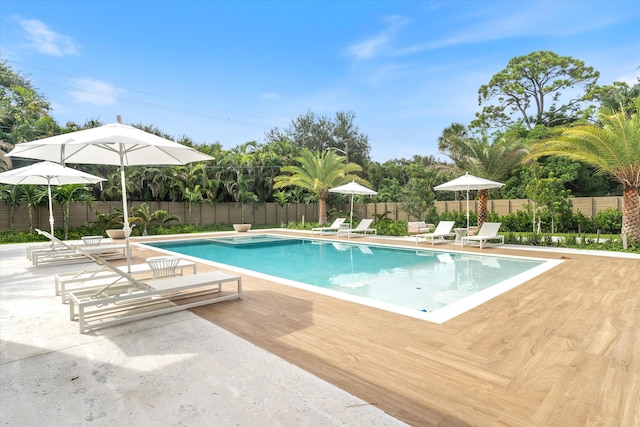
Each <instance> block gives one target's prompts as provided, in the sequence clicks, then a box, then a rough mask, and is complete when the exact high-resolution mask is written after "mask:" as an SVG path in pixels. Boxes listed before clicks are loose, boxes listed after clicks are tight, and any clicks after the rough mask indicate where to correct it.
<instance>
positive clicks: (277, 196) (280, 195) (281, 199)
mask: <svg viewBox="0 0 640 427" xmlns="http://www.w3.org/2000/svg"><path fill="white" fill-rule="evenodd" d="M273 201H274V202H275V203H276V204H277V205H278V206H280V222H281V223H283V224H284V223H285V221H284V207H285V206H286V205H287V203H289V196H288V195H287V193H285V192H284V191H276V192H275V193H273Z"/></svg>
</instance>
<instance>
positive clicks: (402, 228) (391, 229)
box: [371, 219, 407, 236]
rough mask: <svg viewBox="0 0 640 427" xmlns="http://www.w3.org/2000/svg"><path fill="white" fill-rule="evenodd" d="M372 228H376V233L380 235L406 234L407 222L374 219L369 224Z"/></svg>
mask: <svg viewBox="0 0 640 427" xmlns="http://www.w3.org/2000/svg"><path fill="white" fill-rule="evenodd" d="M371 227H372V228H375V229H377V230H378V235H381V236H406V235H407V222H406V221H392V220H390V219H383V220H381V221H376V222H374V223H373V224H372V225H371Z"/></svg>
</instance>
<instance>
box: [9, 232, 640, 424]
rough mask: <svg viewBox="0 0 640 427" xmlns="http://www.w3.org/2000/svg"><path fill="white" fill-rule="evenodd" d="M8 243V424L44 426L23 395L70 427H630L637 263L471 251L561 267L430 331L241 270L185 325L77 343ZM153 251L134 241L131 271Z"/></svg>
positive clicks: (639, 389) (156, 324) (169, 323)
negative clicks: (234, 297)
mask: <svg viewBox="0 0 640 427" xmlns="http://www.w3.org/2000/svg"><path fill="white" fill-rule="evenodd" d="M294 234H295V233H294ZM363 240H366V241H368V242H374V241H379V242H385V243H388V242H389V240H385V239H384V238H372V237H367V238H366V239H359V241H363ZM134 241H135V240H134ZM138 241H140V240H138ZM399 242H400V241H398V242H394V243H399ZM403 242H406V244H407V245H408V246H411V247H415V239H407V240H403ZM11 247H19V248H20V249H21V250H22V251H23V250H24V246H23V245H11ZM438 248H439V249H443V248H444V249H456V250H457V249H459V246H453V245H446V244H444V245H439V246H438ZM9 249H10V248H9V247H2V246H0V251H2V261H1V263H2V269H1V270H2V287H1V288H0V289H1V292H2V294H1V296H2V298H1V299H0V301H1V303H2V306H1V307H0V308H1V310H0V314H1V319H0V320H1V323H0V325H2V330H1V331H2V334H1V335H2V340H3V343H2V353H1V354H2V365H1V366H2V375H1V377H2V378H1V379H0V386H1V388H0V390H1V393H2V396H1V397H2V401H3V409H2V413H3V420H6V419H7V418H6V416H7V415H9V416H12V417H11V418H9V419H13V420H14V421H15V424H25V422H27V423H28V424H32V423H34V422H36V421H38V418H37V417H38V416H40V415H38V414H37V413H33V411H30V410H29V409H27V406H26V405H27V403H26V401H27V399H25V397H28V401H29V405H32V404H36V405H38V406H39V407H40V408H47V411H41V413H42V414H43V415H42V416H45V417H47V419H48V420H51V419H57V420H65V421H70V420H73V421H74V422H73V424H83V423H87V422H89V421H90V418H91V419H92V420H95V421H96V422H97V421H99V422H100V423H101V424H106V423H107V422H115V421H121V422H122V421H124V422H127V423H131V422H134V421H136V420H143V419H144V418H143V417H144V416H147V417H148V416H150V415H151V416H152V417H157V418H152V419H156V420H163V419H164V420H165V421H167V420H170V421H176V422H178V421H183V422H186V421H187V420H188V421H190V422H191V424H192V425H199V424H204V423H205V422H206V421H210V420H212V419H216V420H217V421H220V423H219V425H236V424H238V425H255V423H256V422H257V423H260V424H263V425H264V424H271V425H273V424H281V425H291V424H292V423H293V424H298V425H301V424H304V425H401V424H402V423H400V422H398V420H400V421H403V422H405V423H407V424H410V425H470V424H473V425H483V426H494V425H512V426H584V425H616V426H624V425H629V426H631V425H638V424H640V415H639V414H638V413H637V408H638V407H640V360H639V358H640V339H639V337H638V331H639V330H640V257H638V256H636V257H627V258H622V257H608V256H592V255H586V254H582V253H577V252H576V253H574V252H572V253H563V252H540V251H537V250H536V251H533V250H531V251H528V250H523V249H517V250H516V249H512V248H511V247H509V246H508V245H505V246H500V247H495V248H488V249H484V250H483V252H490V253H507V254H516V255H525V256H526V255H530V256H535V257H540V256H543V257H548V258H555V259H558V258H562V259H564V260H565V262H564V263H562V264H561V265H560V266H558V267H555V268H554V269H553V270H551V271H550V272H549V273H546V274H543V275H542V276H539V277H537V278H535V279H533V280H530V281H529V282H527V283H525V284H523V285H520V286H519V287H517V288H515V289H513V290H511V291H509V292H508V293H506V294H504V295H502V296H499V297H497V298H495V299H493V300H491V301H489V302H487V303H485V304H483V305H481V306H479V307H477V308H476V309H474V310H472V311H470V312H467V313H465V314H463V315H460V316H458V317H456V318H454V319H452V320H450V321H448V322H446V323H444V324H442V325H436V324H432V323H429V322H426V321H423V320H418V319H413V318H408V317H405V316H400V315H397V314H393V313H388V312H384V311H380V310H377V309H374V308H370V307H365V306H361V305H358V304H353V303H349V302H346V301H341V300H336V299H333V298H329V297H326V296H323V295H320V294H315V293H311V292H307V291H303V290H300V289H296V288H292V287H288V286H284V285H280V284H277V283H273V282H269V281H265V280H261V279H257V278H253V277H249V276H243V299H242V300H241V301H233V302H225V303H220V304H216V305H213V306H207V307H201V308H197V309H194V310H192V311H193V312H194V313H195V314H197V315H198V316H199V317H197V316H193V315H192V314H191V313H189V312H180V313H174V314H171V315H167V316H161V317H156V318H152V319H146V320H143V321H140V322H135V323H131V324H127V325H122V326H118V327H113V328H108V329H103V330H100V331H98V332H96V333H94V334H88V335H79V334H78V333H77V325H76V324H74V323H72V322H70V321H68V319H67V315H66V314H67V307H66V306H62V305H61V304H60V302H59V299H58V298H55V297H54V296H53V294H54V293H53V280H52V279H50V280H48V276H49V275H53V274H54V273H53V272H52V271H53V270H54V269H55V268H48V269H31V268H27V265H26V264H25V265H24V266H21V265H15V263H14V262H13V259H14V258H7V256H6V254H7V251H9ZM465 251H466V252H480V250H478V249H475V248H466V247H465ZM23 253H24V252H20V255H21V256H22V258H24V256H23V255H22V254H23ZM156 254H157V253H155V252H154V251H150V250H141V249H140V248H137V247H136V248H134V257H135V258H134V262H141V261H142V260H144V258H148V257H150V256H154V255H156ZM22 258H21V259H22ZM8 259H11V263H10V264H8V262H9V261H7V260H8ZM16 259H18V258H16ZM56 268H57V267H56ZM213 269H215V267H214V266H212V265H210V264H206V263H202V264H199V265H198V271H199V272H200V271H208V270H213ZM27 301H28V302H29V303H28V304H27V303H26V302H27ZM34 302H37V304H36V303H34ZM18 304H20V305H21V307H17V306H16V305H18ZM238 337H240V338H242V339H238ZM245 340H246V341H245ZM252 344H254V345H255V346H254V345H252ZM256 346H257V347H256ZM262 349H264V350H266V351H263V350H262ZM275 356H277V357H275ZM280 358H281V359H280ZM282 359H283V360H282ZM286 362H290V364H289V363H286ZM58 363H60V365H58ZM294 365H295V366H294ZM46 366H48V368H45V367H46ZM53 366H55V368H53ZM298 367H299V368H302V369H298ZM308 373H310V374H313V375H309V374H308ZM314 376H315V377H314ZM203 379H206V380H204V381H203ZM323 380H324V381H323ZM120 381H121V382H120ZM325 381H326V382H325ZM330 384H333V385H334V386H337V388H336V387H332V386H330ZM259 387H266V389H265V390H267V391H265V392H258V389H259ZM14 390H20V391H19V392H18V393H15V392H14ZM342 390H344V391H345V392H346V393H344V392H342ZM61 393H63V394H64V399H60V398H59V396H60V395H61ZM352 395H353V396H356V397H357V399H356V398H354V397H353V396H352ZM336 396H337V397H336ZM359 399H361V400H359ZM305 405H306V406H305ZM29 407H30V406H29ZM7 408H9V409H7ZM376 408H379V409H381V410H382V411H384V412H386V413H387V414H390V415H391V416H393V417H395V418H396V419H393V418H390V417H388V416H386V415H385V414H384V413H383V412H382V411H378V410H376ZM163 411H164V416H165V417H169V418H162V415H163V414H162V412H163ZM168 414H170V415H168ZM65 415H66V417H67V418H64V416H65ZM18 416H19V417H18ZM70 416H75V417H77V418H69V417H70ZM16 417H18V418H16ZM52 417H54V418H52ZM55 417H57V418H55ZM264 417H267V418H264ZM5 422H6V421H5Z"/></svg>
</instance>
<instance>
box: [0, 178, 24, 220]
mask: <svg viewBox="0 0 640 427" xmlns="http://www.w3.org/2000/svg"><path fill="white" fill-rule="evenodd" d="M0 200H4V202H5V203H6V204H8V205H9V229H11V230H14V229H15V221H14V220H15V208H17V207H19V206H20V203H21V202H22V186H20V185H0Z"/></svg>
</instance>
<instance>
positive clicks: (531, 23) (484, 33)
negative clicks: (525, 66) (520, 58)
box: [396, 3, 624, 55]
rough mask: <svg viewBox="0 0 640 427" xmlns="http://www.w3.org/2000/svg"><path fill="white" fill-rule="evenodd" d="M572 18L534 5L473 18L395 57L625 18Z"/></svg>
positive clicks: (567, 31)
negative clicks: (488, 17)
mask: <svg viewBox="0 0 640 427" xmlns="http://www.w3.org/2000/svg"><path fill="white" fill-rule="evenodd" d="M573 13H574V14H578V15H579V16H576V15H574V19H571V20H566V16H567V15H566V14H563V13H560V12H559V11H556V13H554V14H553V15H548V14H547V11H546V9H545V8H542V7H539V6H536V4H535V3H534V4H533V5H532V6H531V7H529V9H526V10H519V11H518V12H517V13H512V14H508V15H505V16H498V17H495V14H494V15H493V16H491V17H490V19H487V20H483V21H480V22H478V17H477V16H474V17H473V18H474V24H473V25H469V26H467V27H461V28H460V29H459V30H458V31H456V32H455V33H453V34H451V35H449V36H447V37H443V38H441V39H437V40H432V41H428V42H425V43H418V44H414V45H411V46H407V47H405V48H402V49H398V50H397V51H396V54H398V55H407V54H413V53H416V52H423V51H428V50H434V49H441V48H445V47H450V46H457V45H466V44H475V43H482V42H486V41H494V40H501V39H509V38H515V37H523V36H526V37H532V36H552V37H561V36H562V37H564V36H570V35H576V34H582V33H588V32H591V31H595V30H598V29H602V28H608V27H613V26H615V24H616V23H617V22H618V21H620V20H621V19H624V16H623V15H621V14H620V13H611V14H601V15H597V14H595V13H593V11H589V10H583V11H574V12H573Z"/></svg>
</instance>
